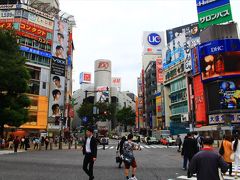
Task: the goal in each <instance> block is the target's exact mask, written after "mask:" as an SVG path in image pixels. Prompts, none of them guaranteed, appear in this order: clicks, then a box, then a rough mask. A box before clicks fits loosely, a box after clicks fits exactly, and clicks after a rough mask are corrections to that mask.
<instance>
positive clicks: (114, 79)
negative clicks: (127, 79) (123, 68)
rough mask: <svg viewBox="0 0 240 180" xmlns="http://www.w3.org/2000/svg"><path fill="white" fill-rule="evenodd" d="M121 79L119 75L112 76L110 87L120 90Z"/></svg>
mask: <svg viewBox="0 0 240 180" xmlns="http://www.w3.org/2000/svg"><path fill="white" fill-rule="evenodd" d="M121 86H122V79H121V78H120V77H112V87H115V88H117V90H118V91H120V90H121Z"/></svg>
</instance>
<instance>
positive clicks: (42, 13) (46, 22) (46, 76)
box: [0, 0, 75, 136]
mask: <svg viewBox="0 0 240 180" xmlns="http://www.w3.org/2000/svg"><path fill="white" fill-rule="evenodd" d="M59 12H60V10H59V2H58V0H52V1H50V0H41V1H31V0H30V1H24V0H21V1H12V0H11V1H10V0H6V1H1V5H0V27H1V28H5V29H14V30H15V31H16V34H17V36H18V41H19V46H20V50H21V52H22V55H23V56H25V57H26V59H27V62H26V67H27V69H28V70H29V73H30V76H31V79H30V82H29V92H27V93H28V97H29V98H30V99H31V106H30V108H29V118H28V122H27V123H25V124H23V125H22V126H21V127H20V128H21V129H22V130H24V131H25V132H26V133H28V134H29V135H39V133H41V132H46V131H48V132H49V135H50V136H51V135H53V131H55V132H57V133H59V128H60V127H59V125H57V126H56V125H55V120H56V118H58V117H60V115H61V114H62V116H63V117H64V118H65V119H66V120H67V121H68V122H69V123H70V119H71V117H72V110H71V109H72V108H71V105H70V104H71V103H70V99H71V96H72V84H71V82H72V56H73V55H72V51H73V39H72V28H73V24H75V22H73V21H74V19H73V21H72V19H71V20H68V21H67V18H65V17H63V16H62V17H60V16H59ZM57 94H59V95H60V96H58V98H56V97H57ZM54 108H55V109H54ZM66 127H67V126H66Z"/></svg>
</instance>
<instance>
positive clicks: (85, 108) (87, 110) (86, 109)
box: [77, 102, 94, 125]
mask: <svg viewBox="0 0 240 180" xmlns="http://www.w3.org/2000/svg"><path fill="white" fill-rule="evenodd" d="M77 113H78V117H79V118H81V119H82V120H84V118H87V119H86V120H87V122H83V125H90V124H91V125H93V124H94V119H93V104H92V103H89V102H84V103H83V104H82V105H81V106H80V108H79V109H78V111H77Z"/></svg>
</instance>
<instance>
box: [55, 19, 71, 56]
mask: <svg viewBox="0 0 240 180" xmlns="http://www.w3.org/2000/svg"><path fill="white" fill-rule="evenodd" d="M67 48H68V24H67V23H66V22H64V21H62V20H59V19H57V18H56V19H55V21H54V35H53V46H52V54H53V56H56V57H58V58H62V59H67V50H68V49H67Z"/></svg>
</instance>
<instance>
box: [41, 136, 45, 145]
mask: <svg viewBox="0 0 240 180" xmlns="http://www.w3.org/2000/svg"><path fill="white" fill-rule="evenodd" d="M44 143H45V138H44V137H43V136H42V138H41V146H44Z"/></svg>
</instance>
